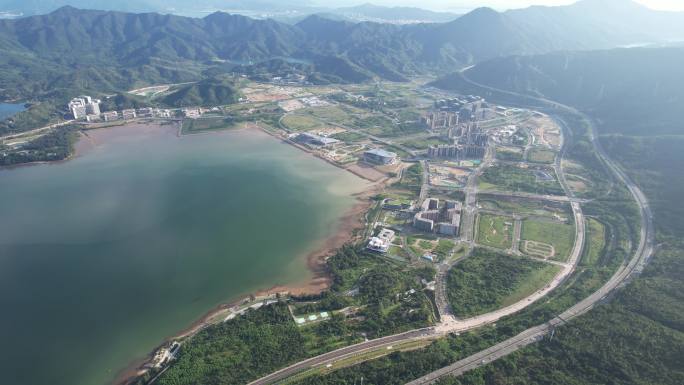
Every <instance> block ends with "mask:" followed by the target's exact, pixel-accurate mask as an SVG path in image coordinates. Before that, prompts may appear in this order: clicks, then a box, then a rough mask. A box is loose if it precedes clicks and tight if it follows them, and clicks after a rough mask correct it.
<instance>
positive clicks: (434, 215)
mask: <svg viewBox="0 0 684 385" xmlns="http://www.w3.org/2000/svg"><path fill="white" fill-rule="evenodd" d="M461 209H462V204H461V203H460V202H454V201H446V202H445V204H444V205H443V206H442V207H441V208H440V206H439V200H438V199H434V198H430V199H426V200H425V201H424V202H423V204H422V205H421V208H420V211H419V212H418V213H416V215H415V217H414V218H413V227H415V228H416V229H418V230H420V231H424V232H426V233H434V232H436V233H438V234H443V235H450V236H456V235H458V231H459V228H460V225H461Z"/></svg>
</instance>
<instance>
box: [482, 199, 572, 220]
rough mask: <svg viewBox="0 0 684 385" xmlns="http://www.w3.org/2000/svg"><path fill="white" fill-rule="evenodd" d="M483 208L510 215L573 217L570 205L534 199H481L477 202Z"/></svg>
mask: <svg viewBox="0 0 684 385" xmlns="http://www.w3.org/2000/svg"><path fill="white" fill-rule="evenodd" d="M477 203H478V204H479V205H480V206H482V208H484V209H488V210H501V211H505V212H506V213H509V214H520V215H535V216H543V217H553V216H554V215H560V216H563V217H570V216H571V209H570V205H569V204H563V205H562V206H561V205H560V204H554V205H551V204H547V203H544V202H542V201H539V200H532V199H524V198H518V199H510V200H509V199H500V198H496V197H487V196H485V197H481V198H480V200H478V202H477Z"/></svg>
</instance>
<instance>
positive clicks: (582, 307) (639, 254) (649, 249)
mask: <svg viewBox="0 0 684 385" xmlns="http://www.w3.org/2000/svg"><path fill="white" fill-rule="evenodd" d="M464 79H465V80H466V81H467V82H470V83H471V84H473V85H475V86H478V87H482V88H485V89H489V90H492V91H496V92H502V93H507V94H510V95H514V96H519V97H521V98H523V99H525V98H529V99H534V100H537V101H541V102H544V103H547V104H549V105H551V106H552V107H554V108H558V109H563V110H565V111H568V112H571V113H573V114H577V115H579V116H582V117H583V118H584V119H586V120H587V122H589V125H590V133H589V134H590V136H591V141H592V143H593V145H594V148H595V149H596V152H597V154H598V155H599V157H600V158H601V159H602V161H603V162H604V164H605V165H606V167H607V168H608V169H609V170H610V171H611V172H612V173H613V174H614V175H615V177H616V178H617V179H618V180H619V181H620V182H622V183H624V184H625V185H626V186H627V188H628V189H629V191H630V192H631V194H632V196H633V197H634V199H635V200H636V201H637V203H638V205H639V208H640V213H641V234H640V240H639V245H638V247H637V248H636V251H635V253H634V256H633V257H632V259H631V260H630V261H629V262H628V263H627V264H623V266H621V267H620V268H619V269H618V271H617V272H616V273H615V274H614V275H613V277H611V279H610V280H609V281H608V282H606V283H605V284H604V285H603V286H602V287H601V288H600V289H599V290H598V291H596V292H594V293H593V294H591V295H590V296H588V297H587V298H585V299H584V300H582V301H580V302H579V303H577V304H575V305H574V306H572V307H571V308H570V309H568V310H566V311H565V312H563V313H562V314H560V315H559V316H558V317H556V318H554V319H552V320H551V321H549V322H548V323H546V324H543V325H538V326H535V327H533V328H530V329H527V330H525V331H524V332H522V333H520V334H518V335H517V336H515V337H512V338H509V339H507V340H506V341H504V342H501V343H499V344H497V345H495V346H493V347H491V348H489V349H486V350H483V351H481V352H479V353H477V354H474V355H471V356H469V357H467V358H465V359H463V360H460V361H458V362H456V363H454V364H452V365H449V366H447V367H444V368H442V369H439V370H437V371H434V372H432V373H429V374H427V375H425V376H423V377H421V378H419V379H416V380H414V381H411V382H409V383H408V384H407V385H419V384H432V383H434V382H436V381H437V380H438V379H440V378H442V377H444V376H458V375H460V374H462V373H464V372H466V371H468V370H472V369H475V368H477V367H478V366H481V365H484V364H486V363H489V362H491V361H493V360H496V359H498V358H501V357H504V356H506V355H508V354H510V353H513V352H515V351H516V350H518V349H520V348H522V347H524V346H527V345H529V344H531V343H533V342H535V341H538V340H539V339H540V338H543V336H544V335H545V334H547V333H548V332H549V331H550V330H552V329H553V328H554V327H556V326H559V325H562V324H563V323H565V322H567V321H568V320H571V319H573V318H575V317H578V316H580V315H582V314H585V313H586V312H588V311H589V310H591V309H592V308H593V307H594V306H596V304H598V303H600V302H601V301H602V300H603V299H604V298H606V296H607V295H608V294H610V293H611V292H612V291H614V290H616V289H617V288H619V287H621V285H623V284H624V283H626V282H627V281H629V279H631V278H632V277H633V276H634V275H635V274H638V273H640V272H641V270H642V269H643V267H644V266H645V265H646V263H647V262H648V259H649V258H650V256H651V255H652V254H653V251H654V245H655V233H654V227H653V219H652V218H653V216H652V212H651V208H650V206H649V204H648V201H647V199H646V196H645V195H644V194H643V192H642V191H641V190H640V189H639V188H638V187H637V185H636V184H635V183H634V182H633V181H632V180H631V179H630V178H629V177H628V176H627V175H626V174H625V173H624V172H623V171H622V169H621V168H620V167H618V166H617V164H616V163H615V162H614V161H613V160H611V159H610V158H609V157H608V155H607V154H606V152H605V150H604V149H603V147H602V146H601V144H600V142H599V139H598V134H597V131H596V126H595V125H594V124H593V122H592V121H591V120H590V119H589V118H588V117H587V116H585V115H584V114H582V113H581V112H579V111H577V110H575V109H574V108H572V107H569V106H565V105H562V104H559V103H557V102H553V101H549V100H546V99H540V98H534V97H530V96H527V95H521V94H517V93H513V92H509V91H504V90H499V89H496V88H492V87H488V86H485V85H482V84H479V83H475V82H472V81H470V80H469V79H467V78H466V77H465V75H464Z"/></svg>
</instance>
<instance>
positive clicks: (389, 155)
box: [366, 148, 397, 158]
mask: <svg viewBox="0 0 684 385" xmlns="http://www.w3.org/2000/svg"><path fill="white" fill-rule="evenodd" d="M366 153H367V154H373V155H377V156H382V157H386V158H395V157H396V156H397V154H395V153H393V152H389V151H385V150H383V149H382V148H374V149H372V150H368V151H366Z"/></svg>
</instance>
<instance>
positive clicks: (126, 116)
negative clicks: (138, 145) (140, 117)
mask: <svg viewBox="0 0 684 385" xmlns="http://www.w3.org/2000/svg"><path fill="white" fill-rule="evenodd" d="M121 116H122V118H123V120H131V119H135V118H136V116H137V114H136V113H135V110H134V109H132V108H131V109H128V110H123V111H121Z"/></svg>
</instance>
